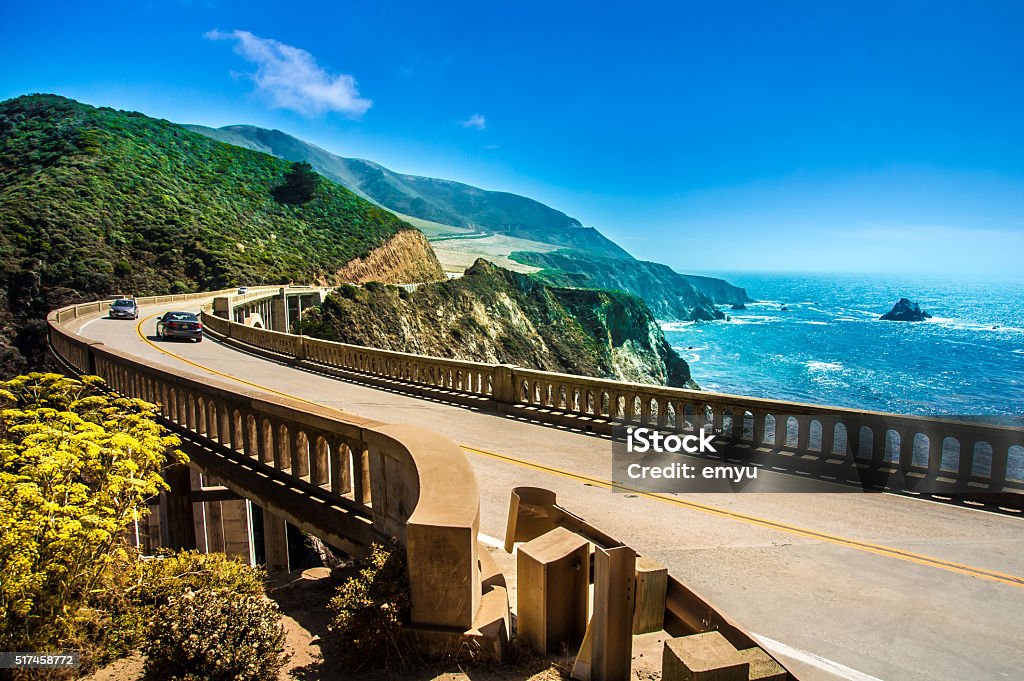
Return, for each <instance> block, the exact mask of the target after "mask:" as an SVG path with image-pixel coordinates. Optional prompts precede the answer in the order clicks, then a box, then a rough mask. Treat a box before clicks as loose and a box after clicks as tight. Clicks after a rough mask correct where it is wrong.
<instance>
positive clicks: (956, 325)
mask: <svg viewBox="0 0 1024 681" xmlns="http://www.w3.org/2000/svg"><path fill="white" fill-rule="evenodd" d="M928 323H929V324H930V325H934V326H941V327H943V328H946V329H953V330H955V331H995V332H1003V333H1024V329H1022V328H1020V327H1019V326H1002V325H1001V324H992V323H983V322H972V321H968V320H966V319H957V318H955V317H932V318H931V319H929V320H928Z"/></svg>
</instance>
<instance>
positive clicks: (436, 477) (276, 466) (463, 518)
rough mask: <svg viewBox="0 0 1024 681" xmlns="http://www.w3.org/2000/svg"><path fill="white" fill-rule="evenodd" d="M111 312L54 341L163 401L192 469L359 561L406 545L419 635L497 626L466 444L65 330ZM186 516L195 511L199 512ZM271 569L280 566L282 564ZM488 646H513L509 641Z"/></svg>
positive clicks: (281, 341) (82, 361) (114, 379)
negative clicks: (154, 359) (426, 630)
mask: <svg viewBox="0 0 1024 681" xmlns="http://www.w3.org/2000/svg"><path fill="white" fill-rule="evenodd" d="M220 293H224V292H220ZM209 296H210V294H201V295H195V294H193V295H191V296H185V299H186V300H195V299H198V298H201V297H202V298H208V297H209ZM157 300H158V298H150V299H143V300H141V301H140V302H141V303H142V304H147V303H154V304H155V303H157ZM164 302H171V301H169V300H166V301H164ZM104 306H105V303H102V302H96V303H86V304H83V305H76V306H69V307H67V308H62V309H60V310H55V311H53V312H51V313H50V314H49V315H48V316H47V323H48V328H49V337H50V345H51V348H52V350H53V352H54V353H55V354H56V356H57V357H58V358H59V359H61V360H63V361H64V362H66V363H67V364H68V365H70V366H71V367H73V368H74V369H76V370H77V371H79V372H82V373H89V374H96V375H98V376H100V377H102V378H103V379H104V380H105V381H106V383H107V385H108V386H109V387H110V388H111V389H112V390H114V391H116V392H117V393H120V394H122V395H126V396H130V397H137V398H140V399H143V400H146V401H148V402H152V403H154V404H156V405H158V407H159V408H160V412H161V414H162V416H163V417H164V418H165V419H166V422H167V423H168V425H169V426H170V427H171V428H172V430H174V431H175V432H177V433H178V434H179V435H181V436H182V438H183V440H184V441H185V445H186V449H187V451H188V453H189V454H190V456H191V457H192V463H193V464H194V465H196V466H198V467H199V468H200V469H202V470H203V471H204V472H205V473H209V474H212V475H215V476H216V477H217V478H218V479H220V480H222V481H223V484H224V485H225V486H226V487H228V488H229V489H231V490H232V491H233V492H235V493H237V494H238V495H240V496H241V497H243V498H246V499H249V500H251V501H252V502H253V503H255V504H257V505H259V506H260V507H261V508H263V509H265V510H266V511H267V516H268V517H269V518H279V519H283V520H287V521H288V522H289V523H292V524H293V525H295V526H297V527H298V528H299V529H301V530H303V531H306V532H309V533H311V534H314V535H317V536H318V537H320V538H321V539H323V540H324V541H326V542H328V543H330V544H333V545H334V546H337V547H339V548H342V549H344V550H347V551H351V552H354V553H357V554H358V553H360V552H365V551H367V550H368V548H369V546H370V545H371V544H372V543H388V541H389V540H390V539H392V538H394V539H396V540H398V541H399V543H401V544H402V545H403V546H404V548H405V550H406V553H407V557H408V566H409V567H408V573H409V582H410V591H411V605H412V614H411V618H412V624H413V625H414V626H419V627H430V628H435V629H436V628H441V629H442V630H443V631H441V635H442V637H448V638H452V639H454V640H460V639H461V637H463V636H465V635H466V634H467V632H470V631H473V632H475V634H474V635H475V636H477V637H479V636H480V632H479V631H478V630H477V629H474V627H476V626H477V625H479V627H478V628H485V629H486V628H488V627H491V625H492V622H491V621H490V619H487V620H486V621H483V622H478V621H477V616H478V614H480V612H479V611H480V609H481V608H480V605H481V596H482V593H484V590H485V587H486V591H487V593H488V594H489V600H490V601H491V602H492V603H493V600H494V598H495V595H497V596H500V595H501V594H503V593H505V592H504V590H503V589H502V590H501V591H498V590H496V589H495V588H493V585H491V584H488V585H484V584H482V582H481V575H480V562H479V555H478V551H479V548H478V543H477V535H478V532H479V521H480V518H479V516H480V506H479V504H480V501H479V492H478V489H477V486H476V478H475V476H474V474H473V471H472V469H471V467H470V465H469V462H468V460H467V459H466V457H465V454H463V452H462V451H461V450H460V448H459V447H458V445H456V444H455V443H454V442H451V441H450V440H448V439H447V438H445V437H443V436H441V435H439V434H436V433H433V432H431V431H427V430H425V429H422V428H417V427H412V426H402V425H388V424H384V423H381V422H379V421H374V420H372V419H366V418H363V417H360V416H356V415H354V414H348V413H345V412H341V411H339V410H336V409H331V408H328V407H320V406H316V405H310V404H309V403H306V402H300V401H298V400H292V399H290V398H286V397H281V396H279V395H276V394H271V393H265V392H263V391H260V390H258V389H250V388H239V387H238V386H237V385H235V384H231V383H227V382H225V381H221V380H219V379H215V378H210V377H207V376H199V375H196V374H193V373H191V372H190V371H187V370H185V369H180V370H179V369H176V368H172V367H170V366H167V365H163V364H153V363H149V362H146V361H143V360H140V359H138V358H136V357H134V356H132V355H130V354H128V353H125V352H122V351H119V350H115V349H113V348H109V347H106V346H104V345H103V344H102V343H98V342H95V341H91V340H89V339H87V338H84V337H82V336H80V335H78V334H77V333H75V332H73V331H71V330H70V329H68V328H66V327H65V326H64V324H65V323H66V322H68V321H70V320H73V319H78V318H81V317H86V316H90V315H96V314H100V313H102V312H103V311H104V310H105V307H104ZM204 321H205V323H206V324H207V328H210V329H213V328H219V329H223V330H225V331H229V332H230V333H232V334H234V333H241V335H242V336H243V338H244V337H246V336H245V333H246V332H253V333H259V334H261V336H260V338H261V339H262V341H263V342H264V343H268V344H269V346H270V347H273V348H275V349H276V350H277V351H281V352H287V353H290V354H295V353H296V352H297V351H298V348H299V347H300V343H301V342H302V340H301V339H300V338H298V337H296V336H289V335H288V334H282V333H274V332H270V331H267V332H262V331H258V330H254V329H251V328H250V327H245V326H241V325H236V324H234V323H231V322H228V321H227V320H224V319H220V318H216V317H213V316H212V315H207V316H206V317H205V318H204ZM262 334H269V335H262ZM267 339H272V340H270V341H269V342H268V340H267ZM176 508H177V509H178V512H185V511H183V510H182V509H184V508H187V509H188V512H189V513H191V504H177V506H176ZM165 522H166V521H165ZM190 522H191V521H190V519H186V518H176V519H174V522H173V525H174V526H175V527H188V526H189V525H190ZM179 534H180V533H179ZM270 534H273V533H270ZM278 534H280V533H278ZM193 541H194V539H193ZM278 543H280V542H278ZM276 548H281V547H279V546H278V547H276ZM268 553H272V552H269V551H268ZM285 555H286V554H285ZM275 560H276V561H277V562H280V560H281V559H280V556H276V557H275ZM285 560H287V559H286V558H285ZM500 610H501V609H500V608H495V606H493V605H492V606H491V607H490V609H489V611H488V612H487V613H485V616H486V617H488V618H492V619H493V617H492V616H493V612H491V611H500ZM505 610H506V612H507V596H506V601H505ZM492 628H493V627H492ZM494 631H495V632H496V633H494V634H493V635H497V636H505V637H506V638H507V636H508V633H509V632H508V628H507V627H506V628H504V629H502V628H501V627H498V628H497V629H494ZM437 635H438V634H437V632H436V631H435V632H434V636H435V639H436V636H437ZM489 645H490V646H491V647H492V648H493V649H495V650H502V649H503V648H504V644H503V642H501V641H497V642H494V641H491V642H490V643H489Z"/></svg>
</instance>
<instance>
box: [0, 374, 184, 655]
mask: <svg viewBox="0 0 1024 681" xmlns="http://www.w3.org/2000/svg"><path fill="white" fill-rule="evenodd" d="M101 384H102V381H101V380H100V379H98V378H96V377H94V376H93V377H85V378H83V379H82V380H76V379H71V378H67V377H65V376H61V375H58V374H30V375H28V376H19V377H17V378H14V379H12V380H9V381H5V382H0V408H2V412H0V572H2V575H3V576H2V578H0V650H57V649H60V648H61V647H63V646H69V645H80V646H83V647H88V646H89V645H90V644H91V643H92V642H93V641H94V637H95V634H96V631H97V629H98V628H99V627H100V626H101V625H102V621H103V619H104V616H103V614H102V612H101V611H102V607H103V606H102V604H101V603H100V602H99V601H100V596H101V595H103V594H105V593H107V592H108V590H109V585H110V584H112V583H113V582H114V581H115V580H116V579H118V578H119V577H120V575H121V574H122V573H123V571H124V567H125V565H126V564H128V563H129V562H130V560H131V556H130V553H131V552H130V550H129V549H128V548H127V547H125V545H124V539H123V537H124V531H125V529H126V528H127V527H128V525H129V524H131V523H132V522H134V520H135V519H136V518H137V517H139V516H142V515H145V514H146V513H147V512H148V509H147V505H146V500H147V499H148V498H149V497H151V496H153V495H154V494H156V493H157V492H159V491H160V490H161V489H164V488H165V485H164V483H163V480H162V479H161V478H160V470H161V469H162V467H163V466H164V465H165V463H167V462H168V460H169V459H170V460H174V459H176V458H177V457H178V456H179V454H178V453H177V452H175V447H176V446H177V445H178V444H179V441H178V439H177V438H176V437H174V436H172V435H170V434H168V433H167V431H166V430H164V428H163V427H162V426H160V425H159V424H158V423H157V422H156V421H155V418H154V417H155V410H156V408H155V407H154V406H153V405H151V404H147V403H145V402H142V401H141V400H132V399H122V398H112V397H108V396H105V395H104V394H103V393H102V392H101V391H100V390H99V386H100V385H101Z"/></svg>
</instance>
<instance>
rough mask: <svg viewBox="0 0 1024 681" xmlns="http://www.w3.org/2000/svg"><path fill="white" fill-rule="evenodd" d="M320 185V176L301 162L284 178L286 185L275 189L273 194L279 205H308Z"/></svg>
mask: <svg viewBox="0 0 1024 681" xmlns="http://www.w3.org/2000/svg"><path fill="white" fill-rule="evenodd" d="M319 183H320V176H319V175H317V174H316V172H314V170H313V166H311V165H309V164H308V163H306V162H305V161H299V162H297V163H293V164H292V168H291V170H289V171H288V174H287V175H285V176H284V184H283V185H281V186H279V187H274V189H273V191H272V192H271V193H272V194H273V195H274V200H276V201H277V202H278V203H289V204H300V203H306V202H307V201H309V200H310V199H312V198H313V194H315V193H316V187H317V185H318V184H319Z"/></svg>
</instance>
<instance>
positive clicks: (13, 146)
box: [0, 95, 443, 373]
mask: <svg viewBox="0 0 1024 681" xmlns="http://www.w3.org/2000/svg"><path fill="white" fill-rule="evenodd" d="M292 170H293V164H291V163H289V162H287V161H284V160H281V159H278V158H275V157H273V156H269V155H266V154H262V153H258V152H255V151H251V150H248V149H242V148H239V147H237V146H231V145H228V144H223V143H221V142H217V141H215V140H212V139H210V138H208V137H206V136H203V135H199V134H196V133H193V132H190V131H188V130H185V129H184V128H182V127H180V126H177V125H175V124H173V123H170V122H168V121H163V120H156V119H153V118H150V117H148V116H144V115H142V114H139V113H134V112H125V111H115V110H114V109H110V108H106V107H104V108H95V107H92V106H87V105H85V104H80V103H78V102H75V101H73V100H69V99H66V98H63V97H58V96H55V95H32V96H26V97H18V98H16V99H11V100H8V101H5V102H0V296H2V299H0V370H3V371H4V372H5V373H11V372H13V371H20V370H23V369H24V368H26V366H38V365H39V364H40V363H41V361H42V353H43V351H44V348H45V344H44V337H43V333H44V331H45V325H44V323H43V319H44V318H45V315H46V313H47V312H48V311H49V310H50V309H53V308H55V307H58V306H60V305H65V304H69V303H72V302H78V301H82V300H86V299H95V298H97V297H102V296H110V295H115V294H136V295H147V294H159V293H169V292H184V291H194V290H203V289H216V288H221V287H224V286H230V285H236V284H257V283H261V282H265V283H277V282H287V281H291V280H295V281H302V282H312V281H319V282H324V283H333V282H336V281H341V280H342V279H343V277H342V276H341V275H340V274H339V272H340V271H341V270H342V269H343V268H344V266H345V265H346V264H347V263H349V262H351V261H353V260H355V259H357V258H361V259H363V260H362V261H363V262H364V263H366V262H371V263H372V262H375V260H374V258H373V257H372V256H373V255H374V254H375V253H377V252H378V251H380V250H381V249H385V250H386V248H385V247H386V246H387V245H389V244H391V242H392V241H393V240H394V238H395V237H396V236H397V235H399V234H400V233H408V234H410V235H413V236H414V238H411V239H410V238H406V237H403V239H401V240H400V241H402V243H403V244H404V245H405V248H407V249H409V250H410V252H409V253H407V256H408V257H407V258H404V259H403V260H406V261H409V262H416V263H418V268H417V269H418V271H417V272H415V273H414V274H413V275H412V276H413V277H415V280H420V281H422V280H423V278H425V277H427V276H430V277H434V278H439V277H441V276H443V273H442V271H441V268H440V265H439V264H438V263H437V260H436V258H434V255H433V253H432V252H431V251H430V248H429V246H428V245H427V243H426V241H425V240H424V239H422V237H421V235H420V234H419V232H416V231H414V230H413V228H412V227H411V226H410V225H408V224H406V223H405V222H403V221H402V220H400V219H399V218H397V217H396V216H395V215H394V214H392V213H391V212H389V211H386V210H383V209H381V208H380V207H378V206H376V205H373V204H372V203H370V202H368V201H366V200H364V199H362V198H360V197H359V196H356V195H355V194H353V193H352V192H350V191H349V190H347V189H345V188H343V187H341V186H339V185H337V184H335V183H333V182H329V181H326V180H323V179H322V178H319V179H317V178H316V176H313V177H314V183H315V184H314V190H313V191H312V195H311V197H310V198H309V199H308V200H303V201H301V202H299V203H288V202H280V201H279V200H276V199H275V198H274V194H275V192H274V190H275V188H278V187H280V186H282V185H284V184H285V183H286V178H287V177H288V175H289V174H290V173H291V172H292ZM377 260H380V261H382V262H387V261H388V259H387V258H384V259H377Z"/></svg>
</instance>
